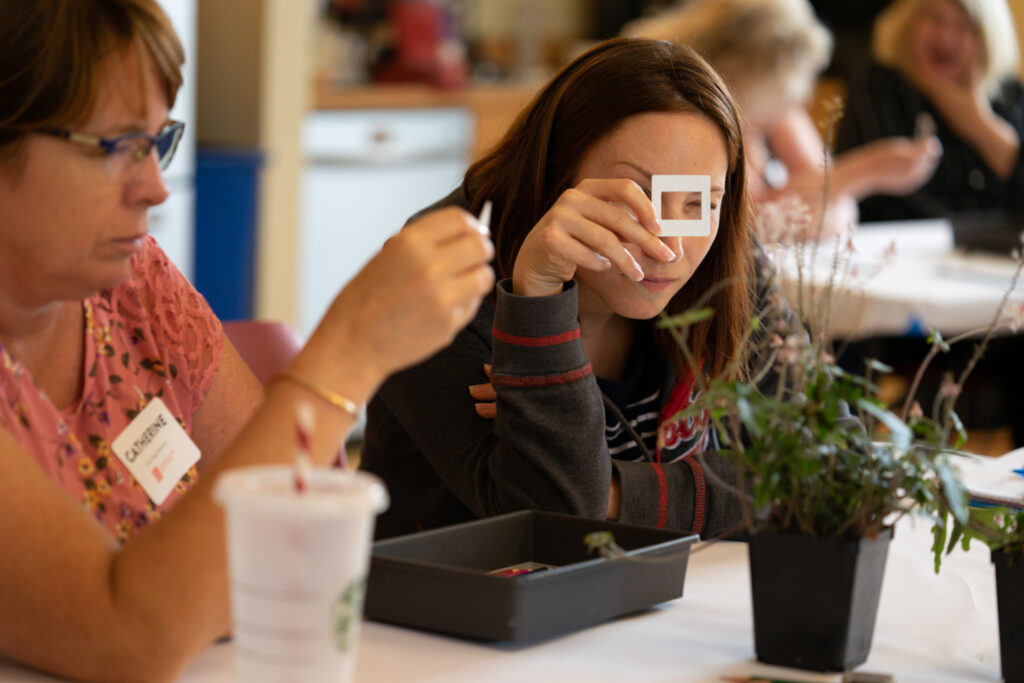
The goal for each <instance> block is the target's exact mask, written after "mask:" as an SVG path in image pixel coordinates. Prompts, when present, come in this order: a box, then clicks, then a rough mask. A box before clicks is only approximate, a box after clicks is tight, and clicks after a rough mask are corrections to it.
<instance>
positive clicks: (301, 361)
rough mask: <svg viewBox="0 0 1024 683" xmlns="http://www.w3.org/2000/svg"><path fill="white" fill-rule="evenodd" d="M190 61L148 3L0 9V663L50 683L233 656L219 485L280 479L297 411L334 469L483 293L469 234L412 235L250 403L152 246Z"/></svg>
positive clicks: (248, 377) (353, 288)
mask: <svg viewBox="0 0 1024 683" xmlns="http://www.w3.org/2000/svg"><path fill="white" fill-rule="evenodd" d="M182 60H183V54H182V49H181V45H180V43H179V41H178V38H177V36H176V35H175V33H174V30H173V28H172V27H171V25H170V22H169V21H168V20H167V17H166V16H165V15H164V13H163V11H162V10H161V9H160V7H159V6H158V5H157V4H156V2H155V1H154V0H104V1H103V2H80V1H74V2H72V1H70V0H33V1H32V2H23V1H22V0H0V207H3V219H2V220H0V424H2V429H0V545H2V550H0V658H6V659H12V660H15V661H18V662H21V663H24V664H26V665H28V666H32V667H36V668H39V669H43V670H45V671H48V672H50V673H52V674H56V675H58V676H60V677H62V678H74V679H80V680H92V681H113V680H117V681H128V680H143V681H166V680H171V679H173V678H175V677H176V676H177V674H178V673H179V672H180V670H181V669H182V667H184V666H185V664H186V663H187V662H188V661H189V660H190V659H191V658H192V657H194V656H195V655H196V654H198V653H199V652H200V651H202V650H203V649H204V648H206V647H207V646H209V645H210V643H212V642H213V641H214V640H215V639H217V638H218V637H221V636H223V635H225V634H226V633H227V632H228V629H229V621H230V620H229V605H228V602H229V598H228V577H227V567H226V566H225V538H224V528H223V527H224V524H223V521H222V515H221V511H220V508H219V506H217V505H216V504H215V503H214V502H213V501H212V500H211V488H212V484H213V482H214V480H215V479H216V476H217V474H219V473H220V472H223V471H224V470H226V469H228V468H231V467H236V466H241V465H257V464H269V463H286V462H288V461H289V460H290V459H291V453H292V452H293V445H294V438H295V437H294V432H295V426H294V423H293V418H292V416H293V415H294V413H295V407H296V404H298V403H299V402H307V403H308V404H309V405H310V406H312V407H313V409H314V411H315V414H316V424H317V430H316V433H315V434H314V435H313V439H312V443H311V445H310V456H311V457H312V459H313V460H314V461H315V462H316V464H318V465H322V466H326V465H328V464H329V463H330V462H331V461H332V460H333V458H334V457H335V456H336V454H337V450H338V446H339V444H340V443H341V442H342V441H343V439H344V436H345V434H346V432H347V430H348V428H349V427H350V426H351V424H352V422H353V419H354V417H355V413H356V410H357V407H358V404H359V403H360V402H362V401H363V400H365V398H366V397H368V396H369V395H370V394H371V393H372V392H373V390H374V389H375V387H376V386H377V385H378V384H379V383H380V382H381V381H382V380H383V378H384V377H385V375H387V374H388V373H390V372H392V371H394V370H396V369H398V368H400V367H403V366H406V365H409V364H410V363H413V362H415V361H417V360H419V359H421V358H423V357H425V356H426V355H427V354H429V353H431V352H432V351H434V350H436V349H437V348H439V347H441V346H443V345H444V344H446V343H448V342H449V341H450V340H451V339H452V337H453V336H454V334H455V332H456V330H458V329H459V328H461V327H462V326H463V325H464V324H465V323H466V322H467V321H468V320H469V319H470V318H471V317H472V315H473V314H474V312H475V310H476V307H477V305H478V304H479V301H480V298H481V297H482V295H483V294H484V293H486V292H487V291H490V289H491V287H492V284H493V274H492V272H491V270H490V268H489V266H488V261H489V260H490V259H491V256H492V254H493V249H492V247H491V244H490V241H489V239H488V238H487V236H486V230H485V229H482V228H481V226H480V225H479V223H478V222H477V221H476V219H474V218H473V217H472V216H470V215H469V214H467V213H466V212H464V211H461V210H458V209H454V208H452V209H446V210H443V211H440V212H437V213H435V214H432V215H430V216H426V217H424V218H423V219H421V220H419V221H416V222H415V223H413V224H412V225H410V226H408V227H407V228H406V229H405V230H403V231H402V233H401V234H400V235H398V236H397V237H395V238H393V239H392V240H391V241H390V242H389V243H388V244H387V245H385V247H384V248H383V249H382V251H381V253H380V254H379V255H378V256H377V257H375V258H374V259H373V260H372V261H371V262H370V263H369V264H368V265H367V266H366V267H365V268H364V269H363V270H362V272H361V273H360V274H359V275H357V276H356V278H355V279H354V280H353V281H352V282H351V283H349V285H348V286H347V287H346V288H345V289H344V290H342V292H340V293H339V294H338V296H337V297H336V298H335V300H334V302H333V303H332V305H331V308H330V309H329V310H328V312H327V314H326V315H325V317H324V320H323V321H322V323H321V324H320V326H319V327H318V328H317V330H316V331H315V332H314V333H313V335H312V336H311V337H310V339H309V340H308V342H307V344H306V346H305V347H304V348H303V349H302V351H301V352H300V353H299V355H298V356H297V357H296V358H295V359H294V361H293V362H292V363H291V364H290V366H289V367H288V370H287V372H286V374H285V375H284V376H283V377H282V378H281V379H279V380H278V381H274V382H272V383H271V384H270V385H268V387H267V389H266V392H265V393H264V391H263V389H262V387H261V386H260V385H259V383H258V382H257V380H256V379H255V377H254V376H253V374H252V372H251V371H250V370H249V369H248V368H247V367H246V366H245V364H244V363H243V362H242V360H241V359H240V358H239V356H238V354H237V352H235V350H234V349H233V348H232V346H231V344H230V343H229V342H228V341H227V340H226V339H225V337H224V333H223V331H222V329H221V326H220V322H219V321H218V320H217V318H216V317H215V316H214V314H213V312H212V311H211V310H210V309H209V307H208V306H207V304H206V302H205V301H203V299H202V297H201V296H199V294H198V293H197V292H196V291H195V290H194V289H193V288H192V286H191V285H190V284H189V283H188V282H187V281H186V280H185V279H184V278H183V277H182V276H181V274H180V273H178V271H177V270H176V269H175V268H174V266H173V265H172V264H171V263H170V262H169V261H168V259H167V257H166V256H165V255H164V253H163V252H162V251H161V249H160V247H159V246H158V245H157V243H156V242H155V241H154V240H153V239H152V238H151V237H149V236H148V235H147V222H146V210H147V209H148V208H149V207H151V206H153V205H155V204H159V203H160V202H162V201H164V199H166V197H167V188H166V186H165V184H164V182H163V179H162V177H161V170H162V168H163V167H165V166H166V164H167V163H169V162H170V160H171V157H172V156H173V154H174V149H175V146H176V144H177V141H178V139H179V138H180V136H181V134H182V126H181V124H180V123H177V122H174V121H170V120H168V113H169V110H170V108H171V106H172V105H173V103H174V99H175V94H176V92H177V89H178V86H179V85H180V83H181V64H182ZM122 441H125V443H123V444H122V443H121V442H122ZM157 444H162V445H164V446H166V450H164V451H161V453H162V455H161V459H160V460H159V461H158V469H159V471H158V472H157V473H156V474H154V473H153V472H152V471H151V470H150V469H148V468H141V469H140V468H138V467H137V465H138V463H139V462H142V461H144V460H145V458H146V456H145V455H144V454H145V453H147V452H148V451H147V449H149V448H151V447H153V446H154V445H157ZM168 454H169V455H168ZM185 454H188V455H189V457H187V458H186V457H184V455H185ZM196 457H200V460H199V465H201V466H202V467H201V468H199V469H198V471H197V468H196V467H195V465H196V463H195V458H196Z"/></svg>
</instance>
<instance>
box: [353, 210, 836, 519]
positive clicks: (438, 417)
mask: <svg viewBox="0 0 1024 683" xmlns="http://www.w3.org/2000/svg"><path fill="white" fill-rule="evenodd" d="M450 204H456V205H460V206H465V205H466V202H465V198H464V197H462V195H461V193H460V192H459V191H458V190H457V191H456V192H454V193H452V195H450V196H449V197H446V198H445V199H443V200H441V201H440V202H438V203H437V204H435V205H434V206H432V207H429V208H428V209H426V210H425V211H424V213H425V212H426V211H429V210H431V209H435V208H438V207H440V206H445V205H450ZM753 258H755V260H756V261H757V262H758V263H757V268H756V272H757V273H758V275H759V276H764V275H765V274H766V273H767V272H769V271H771V270H772V267H771V265H770V263H768V261H767V258H766V256H765V255H764V252H763V251H761V249H760V248H758V249H757V251H756V253H755V255H754V256H753ZM771 291H772V290H771V288H770V287H769V286H768V285H767V283H766V282H764V281H759V282H758V288H757V292H756V295H755V296H756V299H757V302H756V303H755V307H754V310H755V311H763V310H766V306H767V301H768V296H769V294H770V292H771ZM787 315H791V314H788V313H787ZM790 324H791V325H795V324H797V323H796V322H795V320H792V319H790ZM485 363H491V364H492V366H493V367H492V384H493V385H494V388H495V390H496V392H497V417H496V418H495V419H493V420H492V419H487V418H482V417H480V416H478V415H477V414H476V411H475V409H474V404H475V403H476V402H475V401H474V399H473V398H472V396H470V394H469V389H468V387H469V385H471V384H482V383H484V382H487V376H486V375H485V374H484V369H483V366H484V364H485ZM777 381H778V378H777V377H776V376H775V375H774V374H773V373H768V376H767V377H765V378H764V379H763V381H762V383H761V389H762V390H763V391H774V387H775V383H776V382H777ZM692 391H693V385H692V382H686V381H681V380H680V378H679V377H678V375H677V373H676V372H674V371H673V370H672V369H671V367H670V366H669V369H667V370H666V371H665V376H664V380H663V384H662V388H661V393H660V398H661V404H662V405H661V411H660V418H659V423H662V426H663V431H664V433H665V435H666V440H665V444H664V446H663V447H662V448H661V449H660V450H659V451H658V452H656V453H654V454H652V457H650V458H644V459H643V460H640V461H624V460H616V459H615V458H613V457H611V456H610V455H609V452H608V445H607V443H606V440H605V408H604V403H603V398H602V394H601V391H600V389H599V388H598V385H597V382H596V378H595V376H594V374H593V371H592V369H591V366H590V362H589V360H588V358H587V357H586V355H585V354H584V352H583V343H582V340H581V339H580V337H579V323H578V321H577V290H576V286H575V283H571V282H570V283H568V284H567V285H566V287H565V289H564V291H563V292H562V293H561V294H559V295H557V296H550V297H522V296H517V295H515V294H513V293H512V292H511V283H510V282H509V281H507V280H505V281H502V282H499V283H498V284H497V286H496V287H495V293H494V296H493V297H489V298H487V299H485V300H484V302H483V304H482V305H481V306H480V310H479V311H478V312H477V315H476V317H475V318H474V320H473V321H472V322H471V323H470V324H469V325H468V326H467V327H466V328H465V329H463V330H462V331H461V332H460V333H459V334H458V336H457V337H456V339H455V341H454V342H453V343H452V344H451V345H450V346H448V347H447V348H445V349H443V350H441V351H440V352H438V353H437V354H436V355H435V356H433V357H432V358H430V359H428V360H426V361H424V362H423V363H420V364H419V365H417V366H415V367H412V368H410V369H408V370H405V371H403V372H400V373H398V374H396V375H394V376H392V377H391V378H390V379H388V380H387V381H386V382H385V383H384V385H383V386H382V387H381V389H380V391H378V392H377V394H376V395H375V396H374V398H373V399H372V400H371V401H370V404H369V406H368V411H367V424H366V432H365V442H364V446H363V453H362V461H361V467H362V468H363V469H365V470H367V471H370V472H373V473H374V474H376V475H378V476H380V477H381V478H382V479H383V480H384V481H385V483H386V484H387V486H388V489H389V491H390V493H391V507H390V508H389V509H388V510H387V512H385V513H384V514H383V515H381V517H380V518H379V519H378V521H377V537H378V538H386V537H389V536H395V535H398V534H404V533H411V532H414V531H418V530H423V529H430V528H435V527H440V526H445V525H448V524H454V523H457V522H463V521H469V520H472V519H477V518H480V517H488V516H492V515H498V514H502V513H505V512H512V511H515V510H522V509H539V510H549V511H556V512H567V513H570V514H576V515H583V516H587V517H593V518H603V517H604V516H605V511H606V509H607V504H608V492H609V487H610V483H611V479H612V474H613V472H614V473H615V475H616V477H617V478H618V480H619V483H620V486H621V503H620V510H619V520H620V521H623V522H629V523H634V524H642V525H648V526H657V527H669V528H673V529H682V530H685V531H691V532H694V533H699V534H701V535H702V536H705V537H713V536H717V535H720V534H721V533H722V532H730V531H731V532H735V531H736V530H737V528H738V524H739V523H740V521H741V507H740V506H741V502H740V500H739V499H738V497H737V495H736V494H735V493H734V492H733V491H734V485H735V482H736V464H735V462H734V461H733V460H731V459H729V458H727V457H726V456H723V455H720V454H719V453H718V452H717V448H718V442H717V439H716V437H715V434H714V430H713V429H710V428H708V427H707V426H706V425H705V424H704V423H702V422H701V421H699V420H698V421H694V420H692V419H691V420H674V419H673V417H674V416H675V414H676V413H677V412H678V410H679V409H680V408H681V407H684V406H685V405H687V403H688V402H689V400H690V398H691V395H692ZM841 413H842V414H843V415H846V416H848V415H849V413H848V410H847V409H846V406H845V405H844V406H841ZM848 419H851V420H852V418H848ZM666 421H669V422H668V424H665V422H666Z"/></svg>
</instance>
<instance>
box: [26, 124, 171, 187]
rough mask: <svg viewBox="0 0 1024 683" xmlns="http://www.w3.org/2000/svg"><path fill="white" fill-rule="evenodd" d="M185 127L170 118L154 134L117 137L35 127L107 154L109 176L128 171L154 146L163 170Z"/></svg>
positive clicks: (118, 177) (116, 177)
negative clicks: (103, 136)
mask: <svg viewBox="0 0 1024 683" xmlns="http://www.w3.org/2000/svg"><path fill="white" fill-rule="evenodd" d="M184 131H185V123H184V122H182V121H169V122H168V123H167V125H166V126H165V127H164V129H163V130H162V131H160V132H159V133H157V134H156V135H155V136H154V135H147V134H146V133H127V134H125V135H119V136H118V137H116V138H102V137H100V136H98V135H91V134H89V133H79V132H76V131H73V130H68V129H66V128H48V129H44V130H40V131H37V132H39V133H43V134H44V135H53V136H55V137H58V138H63V139H65V140H67V141H68V142H73V143H74V144H76V145H84V146H86V147H94V148H97V149H102V150H103V151H104V152H106V154H107V175H108V177H110V178H111V179H112V180H121V179H124V178H127V177H128V176H130V175H131V173H132V170H133V169H134V168H135V165H136V164H137V163H139V162H140V161H142V160H143V159H145V158H146V157H147V156H149V153H150V152H151V151H152V150H153V149H156V158H157V163H158V164H159V165H160V170H161V171H164V170H166V169H167V167H168V166H169V165H170V163H171V159H173V158H174V152H175V151H176V150H177V149H178V142H180V141H181V135H182V133H183V132H184Z"/></svg>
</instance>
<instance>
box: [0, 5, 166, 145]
mask: <svg viewBox="0 0 1024 683" xmlns="http://www.w3.org/2000/svg"><path fill="white" fill-rule="evenodd" d="M125 48H133V49H135V51H136V53H137V54H138V56H139V58H140V59H141V60H144V61H143V62H142V64H147V63H148V64H149V65H151V66H152V67H153V69H154V70H155V71H156V74H157V77H158V78H159V79H160V85H161V88H162V89H163V92H164V95H166V97H167V105H168V107H171V106H173V105H174V99H175V97H176V95H177V93H178V88H179V87H181V65H182V64H183V63H184V61H185V53H184V50H183V49H182V47H181V42H180V41H179V40H178V36H177V34H176V33H175V32H174V28H173V27H172V26H171V22H170V20H169V19H168V18H167V15H166V14H164V11H163V10H162V9H161V8H160V5H158V4H157V3H156V1H155V0H31V2H25V1H24V0H0V161H5V160H8V159H11V158H14V159H15V160H16V159H17V156H18V151H19V148H20V144H19V143H20V142H21V140H22V139H24V137H25V135H27V134H28V133H30V132H32V131H34V130H39V129H41V128H52V127H58V126H66V125H71V124H74V123H77V122H79V121H82V120H84V119H86V118H88V116H89V115H90V114H91V113H92V110H93V107H94V105H95V103H96V98H97V96H98V94H99V90H100V86H101V78H102V76H103V74H102V72H101V69H102V68H103V67H104V65H105V62H106V60H107V59H108V58H109V57H111V56H113V55H115V54H116V53H117V52H118V51H120V50H123V49H125ZM147 74H148V71H147V70H146V69H140V78H146V77H147ZM139 85H140V87H141V88H144V87H145V82H144V81H143V82H142V83H140V84H139Z"/></svg>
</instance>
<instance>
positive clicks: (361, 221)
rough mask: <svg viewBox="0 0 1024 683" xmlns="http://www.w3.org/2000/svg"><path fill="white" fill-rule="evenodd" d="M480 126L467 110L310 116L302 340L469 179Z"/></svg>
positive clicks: (300, 269) (306, 146) (303, 221)
mask: <svg viewBox="0 0 1024 683" xmlns="http://www.w3.org/2000/svg"><path fill="white" fill-rule="evenodd" d="M473 125H474V124H473V117H472V115H471V114H470V112H469V111H468V110H466V109H459V108H451V109H402V110H398V109H387V110H346V111H320V112H315V113H313V114H310V115H309V116H308V117H307V119H306V122H305V125H304V129H303V151H304V153H305V155H306V158H307V162H308V163H307V166H306V170H305V172H304V174H303V180H302V200H301V201H302V204H301V211H302V215H301V235H300V237H299V244H300V246H299V264H298V274H299V275H298V277H299V305H298V319H299V328H300V331H301V332H302V334H303V335H308V334H309V333H310V332H311V331H312V330H313V328H314V327H315V326H316V324H317V322H318V321H319V320H320V318H321V316H322V315H323V313H324V311H325V310H326V309H327V306H328V305H329V304H330V302H331V300H332V299H333V298H334V295H335V294H336V293H337V292H338V290H339V289H340V288H341V287H342V286H343V285H344V284H345V283H347V282H348V281H349V280H350V279H351V278H352V277H353V276H354V275H355V274H356V273H357V272H359V269H360V268H361V267H362V266H363V264H364V263H366V261H367V260H369V259H370V257H372V256H373V255H374V254H375V253H376V252H377V251H378V250H379V249H380V247H381V245H382V244H383V243H384V241H385V240H387V238H388V237H390V236H391V235H392V234H394V233H395V232H397V231H398V230H399V229H400V228H401V227H402V225H403V224H404V223H405V221H406V220H407V219H408V218H409V217H410V216H411V215H412V214H414V213H416V212H417V211H419V210H420V209H423V208H425V207H426V206H428V205H430V204H432V203H434V202H435V201H437V200H438V199H441V198H442V197H444V196H445V195H447V194H448V193H449V192H450V191H451V190H452V189H454V188H455V187H456V186H457V185H458V184H459V183H460V182H461V181H462V176H463V174H464V173H465V171H466V168H467V165H468V162H469V151H470V145H471V143H472V140H473Z"/></svg>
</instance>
